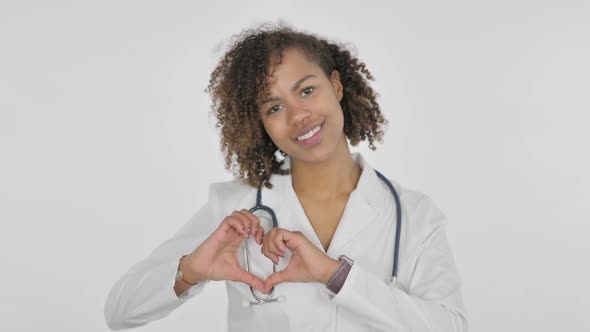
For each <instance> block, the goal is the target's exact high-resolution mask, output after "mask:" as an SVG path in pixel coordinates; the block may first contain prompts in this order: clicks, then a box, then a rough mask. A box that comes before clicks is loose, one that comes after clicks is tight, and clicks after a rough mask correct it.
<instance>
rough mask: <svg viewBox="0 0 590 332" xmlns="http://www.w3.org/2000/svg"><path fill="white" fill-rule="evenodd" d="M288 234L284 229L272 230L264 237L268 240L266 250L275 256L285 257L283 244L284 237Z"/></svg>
mask: <svg viewBox="0 0 590 332" xmlns="http://www.w3.org/2000/svg"><path fill="white" fill-rule="evenodd" d="M289 233H290V232H289V231H288V230H286V229H282V228H274V229H272V230H271V231H270V232H269V234H268V235H267V236H266V238H267V239H268V244H267V246H268V250H269V251H270V252H271V253H273V254H275V255H277V256H282V257H284V256H285V243H284V241H285V240H284V239H285V237H286V235H288V234H289Z"/></svg>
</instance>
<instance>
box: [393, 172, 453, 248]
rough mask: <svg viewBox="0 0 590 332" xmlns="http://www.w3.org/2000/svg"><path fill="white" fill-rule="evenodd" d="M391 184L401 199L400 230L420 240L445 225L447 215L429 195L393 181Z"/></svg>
mask: <svg viewBox="0 0 590 332" xmlns="http://www.w3.org/2000/svg"><path fill="white" fill-rule="evenodd" d="M392 184H393V186H394V188H395V189H396V191H398V193H399V197H400V201H401V206H402V209H401V210H402V225H403V226H402V228H405V230H402V232H404V233H406V234H408V235H411V237H412V238H414V239H416V240H418V241H420V240H424V239H426V238H428V237H429V236H430V235H431V234H432V233H433V232H434V231H436V230H437V229H438V228H439V227H441V226H444V225H446V223H447V217H446V216H445V214H444V213H443V212H442V210H441V209H440V208H439V207H438V205H437V204H436V203H435V201H434V200H433V199H432V198H431V197H430V196H429V195H427V194H425V193H423V192H421V191H418V190H414V189H411V188H408V187H405V186H402V185H400V184H399V183H398V182H395V181H392ZM392 202H393V198H392Z"/></svg>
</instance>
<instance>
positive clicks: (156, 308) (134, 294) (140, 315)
mask: <svg viewBox="0 0 590 332" xmlns="http://www.w3.org/2000/svg"><path fill="white" fill-rule="evenodd" d="M216 206H217V197H216V194H215V192H214V190H213V189H212V187H211V188H210V189H209V201H208V202H207V204H205V206H203V207H202V208H201V209H200V210H199V211H198V212H197V213H196V214H195V215H194V216H193V217H192V218H191V219H190V220H189V221H188V222H187V223H186V224H185V225H184V226H183V227H182V228H181V229H180V230H178V231H177V232H176V234H174V236H173V237H172V238H171V239H169V240H167V241H165V242H164V243H162V244H161V245H160V246H158V247H157V248H156V249H155V250H154V251H153V252H152V253H151V254H150V255H149V256H148V257H147V258H146V259H144V260H143V261H141V262H139V263H137V264H135V265H133V266H132V267H131V269H130V270H129V271H128V272H127V273H126V274H125V275H123V277H121V278H120V279H119V280H118V281H117V282H116V283H115V284H114V286H113V288H112V289H111V291H110V292H109V295H108V297H107V300H106V302H105V305H104V315H105V320H106V322H107V325H108V326H109V328H111V329H112V330H119V329H124V328H132V327H137V326H141V325H145V324H147V323H149V322H151V321H154V320H158V319H161V318H163V317H165V316H167V315H168V314H170V312H172V311H173V310H174V309H176V308H177V307H179V306H180V305H181V304H183V303H184V302H186V301H187V300H188V299H189V298H191V297H193V296H194V295H195V294H197V293H199V292H201V291H202V289H203V287H204V286H205V284H206V283H207V281H202V282H199V283H198V284H197V285H195V286H190V287H188V288H187V289H184V290H183V293H182V294H181V295H180V296H177V295H176V293H175V290H174V285H175V282H176V280H175V276H176V271H177V269H178V266H179V259H180V257H182V256H183V255H186V254H190V253H191V252H192V251H193V250H194V249H195V248H196V247H197V246H198V245H199V244H200V243H202V242H203V241H204V240H205V239H206V238H207V236H209V234H211V233H212V232H213V230H214V229H215V227H216V226H217V225H216V224H215V222H214V221H215V220H219V218H218V217H217V216H216V213H214V211H215V210H216Z"/></svg>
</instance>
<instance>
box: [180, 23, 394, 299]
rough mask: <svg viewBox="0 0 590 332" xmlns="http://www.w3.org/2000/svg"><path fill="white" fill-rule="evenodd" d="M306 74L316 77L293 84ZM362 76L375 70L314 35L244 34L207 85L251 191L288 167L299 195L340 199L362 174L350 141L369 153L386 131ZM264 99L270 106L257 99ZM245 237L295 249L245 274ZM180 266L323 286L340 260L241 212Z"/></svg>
mask: <svg viewBox="0 0 590 332" xmlns="http://www.w3.org/2000/svg"><path fill="white" fill-rule="evenodd" d="M308 75H313V77H308V78H307V79H305V80H304V81H302V82H300V84H299V85H298V86H297V87H296V88H295V87H294V85H295V83H296V82H297V81H300V80H301V79H302V78H303V77H306V76H308ZM367 79H372V76H371V74H370V73H369V71H368V70H367V69H366V68H365V65H364V63H360V62H359V61H358V60H357V59H356V58H354V57H352V56H351V55H350V53H349V52H348V51H347V50H345V49H343V48H341V47H340V46H337V45H335V44H331V43H329V42H327V41H326V40H323V39H319V38H317V37H315V36H312V35H306V34H301V33H298V32H294V31H292V30H290V29H288V28H279V29H275V30H274V31H266V30H263V29H260V30H259V31H255V32H254V33H251V32H250V33H248V34H245V35H243V36H242V38H241V39H240V40H238V41H236V42H235V43H234V45H233V46H232V47H231V48H230V50H229V51H228V52H227V53H226V54H225V56H224V57H223V58H222V60H221V61H220V63H219V65H218V66H217V67H216V69H215V70H214V71H213V73H212V74H211V79H210V84H209V87H208V91H209V92H210V93H211V95H212V99H213V107H212V108H213V113H214V114H215V115H216V117H217V126H218V127H220V128H221V148H222V151H223V152H224V153H225V161H226V167H227V168H228V169H231V170H233V171H234V174H235V175H236V176H237V177H238V178H239V179H241V180H243V181H244V182H246V183H248V184H250V185H251V186H254V187H259V186H266V187H268V188H272V184H271V183H270V182H269V181H268V180H269V179H270V176H271V174H288V173H289V172H291V175H292V185H293V188H294V189H295V192H296V194H297V196H298V197H299V199H300V201H302V202H303V201H308V202H313V201H326V200H334V201H336V200H338V201H342V200H343V199H344V202H345V200H346V199H347V198H348V195H349V194H350V192H352V191H353V190H354V188H355V187H356V184H357V182H358V179H359V177H360V173H361V170H360V167H359V166H358V165H357V164H356V163H355V162H354V160H353V159H352V156H351V154H350V150H349V147H348V142H347V139H348V140H349V141H350V144H352V145H357V144H358V143H359V142H360V141H362V140H368V141H369V146H370V148H371V149H373V150H374V149H375V146H374V145H373V142H374V140H378V141H380V140H381V138H382V135H383V133H382V131H381V128H380V126H381V124H383V123H385V119H384V118H383V116H382V115H381V112H380V109H379V105H378V104H377V102H376V100H375V99H376V95H375V93H374V92H373V90H372V89H371V88H370V86H369V85H368V83H367ZM271 97H272V99H273V101H272V102H270V103H263V102H264V101H265V100H268V99H269V98H271ZM269 111H270V112H269ZM320 123H321V124H322V128H321V140H320V141H319V142H318V143H317V144H315V145H313V146H302V145H301V144H300V143H298V142H297V140H296V137H297V136H300V135H302V134H304V133H305V132H306V131H308V130H309V129H312V128H313V127H315V125H317V124H320ZM310 126H311V127H310ZM277 148H280V149H281V150H282V151H283V152H284V153H286V154H288V155H289V156H290V157H291V170H290V171H285V170H281V169H280V167H281V165H282V164H281V163H280V162H277V161H276V160H275V158H274V153H275V151H276V150H277ZM233 155H235V156H237V160H236V161H237V164H235V163H233V162H232V156H233ZM317 208H318V207H317V206H315V207H314V209H317ZM338 220H339V218H338V219H337V220H336V221H338ZM336 224H337V222H336ZM322 227H324V226H322V225H321V223H320V224H315V225H314V229H316V232H318V229H319V230H323V233H325V231H326V229H328V228H322ZM248 228H251V229H254V228H256V229H257V231H256V232H255V233H253V231H250V232H248V231H247V229H248ZM330 232H333V230H332V229H331V228H330V231H329V232H328V233H330ZM252 234H254V236H255V238H256V242H257V243H259V244H262V248H261V249H262V252H263V254H264V255H265V256H266V257H268V258H269V259H271V260H272V261H273V262H275V263H278V259H279V257H280V256H284V251H285V250H286V249H289V250H290V251H291V253H292V254H291V259H290V261H289V264H288V266H287V267H286V268H285V269H284V270H282V271H279V272H276V273H274V274H272V275H270V276H269V277H268V278H267V279H266V280H265V281H262V280H260V279H259V278H257V277H256V276H254V275H251V274H248V273H247V272H245V271H243V270H242V269H241V267H240V266H239V264H238V261H237V258H236V254H237V249H238V247H239V244H240V243H241V242H242V241H243V240H244V239H245V238H246V237H247V236H249V235H252ZM180 265H181V268H182V269H183V272H185V275H186V278H187V280H189V281H193V282H198V281H202V280H234V281H241V282H244V283H246V284H249V285H250V286H252V287H254V288H256V289H258V290H264V291H265V292H268V291H269V290H270V289H271V288H272V287H274V285H276V284H278V283H281V282H285V281H289V282H321V283H324V284H325V283H327V281H328V280H329V278H330V277H331V275H332V274H333V273H334V271H335V270H336V269H337V267H338V265H339V261H338V260H335V259H332V258H331V257H329V256H327V255H326V254H325V253H324V252H323V251H322V250H321V249H320V248H317V247H316V246H315V245H314V244H313V243H311V242H310V241H309V240H308V239H307V238H306V237H305V236H303V235H302V234H301V233H299V232H291V231H289V230H286V229H281V228H274V229H272V230H271V231H270V232H269V233H268V234H264V230H263V229H262V228H261V227H259V221H258V218H257V217H256V216H254V215H252V214H251V213H249V212H248V211H246V210H241V211H239V212H237V211H236V212H234V213H233V214H232V215H231V216H228V217H226V218H225V219H224V221H223V222H222V224H221V225H220V226H219V228H218V229H217V230H216V231H215V232H214V233H213V234H212V235H211V236H210V237H209V238H208V239H207V240H206V241H205V242H203V243H202V244H201V245H200V246H199V247H198V248H196V249H195V251H194V252H193V253H191V254H190V255H189V256H187V257H186V259H184V260H182V262H181V264H180ZM191 278H192V279H191ZM183 289H184V288H183ZM175 290H176V288H175ZM179 293H180V288H179V291H177V294H179Z"/></svg>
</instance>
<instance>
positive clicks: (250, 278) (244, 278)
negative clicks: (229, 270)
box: [235, 269, 264, 293]
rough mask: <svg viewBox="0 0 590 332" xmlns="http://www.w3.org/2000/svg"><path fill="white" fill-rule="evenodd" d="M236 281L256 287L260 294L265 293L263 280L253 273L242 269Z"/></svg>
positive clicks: (238, 272) (239, 270)
mask: <svg viewBox="0 0 590 332" xmlns="http://www.w3.org/2000/svg"><path fill="white" fill-rule="evenodd" d="M235 281H240V282H243V283H245V284H247V285H250V286H252V287H254V288H255V289H257V290H258V291H259V292H263V293H264V281H262V279H260V278H258V277H257V276H255V275H253V274H252V273H249V272H246V271H244V270H242V269H238V271H237V273H236V280H235Z"/></svg>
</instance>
